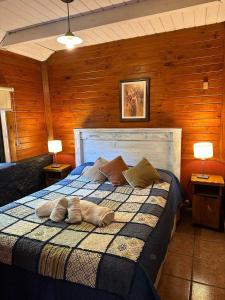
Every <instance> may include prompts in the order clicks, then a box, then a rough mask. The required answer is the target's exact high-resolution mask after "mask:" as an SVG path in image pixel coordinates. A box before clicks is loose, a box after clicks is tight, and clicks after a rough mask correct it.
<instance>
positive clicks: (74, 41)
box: [57, 0, 83, 49]
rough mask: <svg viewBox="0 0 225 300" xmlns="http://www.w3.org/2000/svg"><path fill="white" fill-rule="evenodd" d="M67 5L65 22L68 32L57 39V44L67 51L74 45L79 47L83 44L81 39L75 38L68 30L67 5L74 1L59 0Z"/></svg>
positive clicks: (68, 12) (68, 10)
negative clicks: (63, 46)
mask: <svg viewBox="0 0 225 300" xmlns="http://www.w3.org/2000/svg"><path fill="white" fill-rule="evenodd" d="M61 1H62V2H64V3H66V4H67V22H68V32H67V33H66V34H64V35H62V36H59V37H58V38H57V42H58V43H60V44H63V45H65V46H66V48H67V49H73V48H74V47H75V46H76V45H79V44H81V43H82V42H83V40H82V39H81V38H79V37H78V36H75V35H74V34H73V33H72V32H71V29H70V9H69V3H71V2H73V1H74V0H61Z"/></svg>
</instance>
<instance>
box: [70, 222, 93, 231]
mask: <svg viewBox="0 0 225 300" xmlns="http://www.w3.org/2000/svg"><path fill="white" fill-rule="evenodd" d="M94 228H96V226H94V225H92V224H91V223H87V222H84V221H83V222H82V223H81V224H73V225H70V226H69V227H68V229H71V230H79V231H87V232H90V231H92V230H93V229H94Z"/></svg>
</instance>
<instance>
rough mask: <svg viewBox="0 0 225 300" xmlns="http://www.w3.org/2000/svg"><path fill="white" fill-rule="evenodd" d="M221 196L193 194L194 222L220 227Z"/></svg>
mask: <svg viewBox="0 0 225 300" xmlns="http://www.w3.org/2000/svg"><path fill="white" fill-rule="evenodd" d="M220 205H221V200H220V198H218V197H217V198H215V196H211V197H210V196H201V195H193V199H192V218H193V223H196V224H201V225H205V226H208V227H212V228H218V227H219V225H220Z"/></svg>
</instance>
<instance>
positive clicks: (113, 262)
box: [97, 255, 141, 300]
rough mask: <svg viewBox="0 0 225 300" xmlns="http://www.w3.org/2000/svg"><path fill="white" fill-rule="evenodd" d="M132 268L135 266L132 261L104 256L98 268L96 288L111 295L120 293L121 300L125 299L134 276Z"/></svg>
mask: <svg viewBox="0 0 225 300" xmlns="http://www.w3.org/2000/svg"><path fill="white" fill-rule="evenodd" d="M112 266H113V267H112ZM134 267H135V264H134V263H133V262H132V261H128V260H124V259H122V258H120V257H114V256H112V255H104V256H103V258H102V260H101V264H100V266H99V276H98V285H97V288H99V289H103V290H107V291H109V292H112V293H115V291H120V294H121V295H122V296H123V297H122V299H127V295H128V294H129V289H130V285H131V282H132V277H133V274H134ZM140 300H141V297H140Z"/></svg>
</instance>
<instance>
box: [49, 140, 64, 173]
mask: <svg viewBox="0 0 225 300" xmlns="http://www.w3.org/2000/svg"><path fill="white" fill-rule="evenodd" d="M48 151H49V152H51V153H54V157H53V164H52V168H59V167H60V166H61V165H60V164H57V157H56V154H57V153H58V152H61V151H62V141H60V140H52V141H48Z"/></svg>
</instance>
